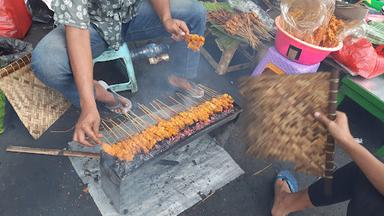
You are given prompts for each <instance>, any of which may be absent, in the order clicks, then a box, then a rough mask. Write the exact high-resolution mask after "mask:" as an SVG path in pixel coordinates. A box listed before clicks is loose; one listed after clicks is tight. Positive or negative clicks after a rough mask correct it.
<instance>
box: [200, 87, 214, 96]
mask: <svg viewBox="0 0 384 216" xmlns="http://www.w3.org/2000/svg"><path fill="white" fill-rule="evenodd" d="M200 87H201V88H202V89H203V90H204V91H205V92H206V94H207V95H208V96H210V97H216V94H213V93H212V92H211V91H209V90H208V89H206V88H204V87H202V86H200Z"/></svg>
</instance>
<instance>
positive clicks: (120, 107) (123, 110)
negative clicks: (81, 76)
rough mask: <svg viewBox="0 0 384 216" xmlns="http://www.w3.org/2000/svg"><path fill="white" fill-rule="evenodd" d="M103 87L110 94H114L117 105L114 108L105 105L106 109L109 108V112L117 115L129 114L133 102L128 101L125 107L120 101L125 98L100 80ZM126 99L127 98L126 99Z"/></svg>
mask: <svg viewBox="0 0 384 216" xmlns="http://www.w3.org/2000/svg"><path fill="white" fill-rule="evenodd" d="M97 82H98V83H99V84H100V86H101V87H103V88H104V89H105V90H107V91H109V92H110V93H112V95H113V97H114V99H115V105H113V106H109V105H105V108H107V109H108V110H109V111H111V112H113V113H117V114H125V113H128V112H129V111H130V110H131V108H132V102H131V101H130V100H128V99H127V101H128V102H127V104H126V105H123V104H122V103H121V101H120V98H124V97H123V96H121V95H119V94H117V93H116V92H115V91H113V90H112V89H111V88H110V86H109V85H108V84H107V83H106V82H104V81H103V80H99V81H97ZM125 99H126V98H125Z"/></svg>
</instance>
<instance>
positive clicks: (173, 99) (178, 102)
mask: <svg viewBox="0 0 384 216" xmlns="http://www.w3.org/2000/svg"><path fill="white" fill-rule="evenodd" d="M169 98H170V99H171V100H172V101H174V102H176V103H177V104H180V105H181V106H182V107H184V109H188V108H187V107H186V106H185V105H184V104H182V103H181V102H180V101H178V100H176V99H175V98H173V97H172V96H169Z"/></svg>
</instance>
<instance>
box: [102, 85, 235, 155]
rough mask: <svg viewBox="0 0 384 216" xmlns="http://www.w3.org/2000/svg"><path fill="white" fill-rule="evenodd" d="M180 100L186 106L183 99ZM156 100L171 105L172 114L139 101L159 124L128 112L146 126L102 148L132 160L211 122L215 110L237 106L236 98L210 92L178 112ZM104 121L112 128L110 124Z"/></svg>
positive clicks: (131, 117)
mask: <svg viewBox="0 0 384 216" xmlns="http://www.w3.org/2000/svg"><path fill="white" fill-rule="evenodd" d="M207 90H208V89H207ZM179 96H180V94H179ZM182 97H185V98H186V97H187V96H184V95H182ZM170 98H172V97H170ZM172 100H174V101H176V102H178V101H177V100H176V99H174V98H172ZM178 103H179V104H180V105H182V106H184V105H183V104H182V103H180V102H178ZM154 104H156V105H157V107H158V108H160V109H161V108H164V109H168V110H169V111H170V112H171V113H172V114H173V115H168V118H164V117H162V116H161V115H159V114H155V113H153V112H151V111H150V109H149V108H148V107H145V106H144V105H141V104H139V107H140V109H142V111H143V112H145V113H146V114H147V116H148V117H149V118H151V119H152V120H153V121H154V122H156V124H154V125H151V124H149V123H148V122H145V121H144V120H143V119H142V118H140V117H139V116H137V115H136V114H134V113H132V112H131V113H128V114H127V117H128V118H130V119H131V121H132V122H135V124H136V125H137V124H141V125H144V126H146V127H143V130H141V131H138V132H137V133H134V134H132V135H129V134H126V137H125V138H123V139H121V140H119V141H116V142H114V143H110V144H103V145H102V149H103V150H104V151H105V152H106V153H107V154H109V155H112V156H114V157H117V158H118V159H119V160H123V161H132V160H133V159H134V157H135V156H136V155H137V154H139V153H144V154H148V153H149V152H150V151H151V150H152V149H154V148H155V146H156V145H157V144H158V143H160V142H163V141H166V140H172V139H176V138H175V137H178V136H179V134H180V133H182V132H183V131H184V130H188V128H189V127H191V126H192V125H198V124H200V125H202V127H204V126H206V125H208V124H209V122H210V120H211V118H213V116H215V115H216V114H219V113H222V112H225V111H228V110H231V109H232V108H233V106H234V100H233V98H232V97H231V96H230V95H228V94H222V95H217V94H214V93H211V98H210V99H202V100H201V101H200V103H197V102H194V104H193V105H194V106H192V107H190V108H187V107H186V106H185V109H186V110H185V111H182V112H177V111H176V110H174V109H173V108H172V107H170V106H168V105H166V104H165V103H164V102H162V101H160V100H156V101H155V102H154ZM154 107H155V106H154ZM103 124H104V125H105V126H106V127H108V128H109V130H110V131H112V132H113V130H111V128H110V127H109V126H108V125H107V124H105V123H103ZM114 126H115V127H118V128H120V132H121V131H125V129H123V128H122V126H120V125H118V124H117V123H115V124H114ZM123 136H124V134H123Z"/></svg>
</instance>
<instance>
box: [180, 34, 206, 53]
mask: <svg viewBox="0 0 384 216" xmlns="http://www.w3.org/2000/svg"><path fill="white" fill-rule="evenodd" d="M184 40H185V42H186V43H187V46H188V48H189V49H191V50H193V51H195V52H197V51H200V48H201V47H202V46H204V43H205V38H204V37H203V36H200V35H197V34H188V35H185V37H184Z"/></svg>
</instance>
